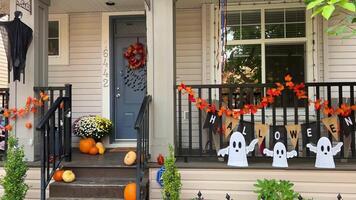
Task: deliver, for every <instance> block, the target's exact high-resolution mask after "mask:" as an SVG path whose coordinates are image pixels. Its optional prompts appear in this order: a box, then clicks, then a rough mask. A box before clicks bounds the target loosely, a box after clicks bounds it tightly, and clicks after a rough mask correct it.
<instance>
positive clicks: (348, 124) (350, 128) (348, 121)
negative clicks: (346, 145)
mask: <svg viewBox="0 0 356 200" xmlns="http://www.w3.org/2000/svg"><path fill="white" fill-rule="evenodd" d="M339 121H340V132H341V134H342V135H344V136H349V135H350V134H351V133H352V132H354V131H355V120H354V118H353V117H351V116H348V117H339Z"/></svg>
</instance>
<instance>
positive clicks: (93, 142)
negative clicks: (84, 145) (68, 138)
mask: <svg viewBox="0 0 356 200" xmlns="http://www.w3.org/2000/svg"><path fill="white" fill-rule="evenodd" d="M87 140H89V142H91V143H92V145H93V146H95V143H96V142H95V140H94V139H93V138H87Z"/></svg>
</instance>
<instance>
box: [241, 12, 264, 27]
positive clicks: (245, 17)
mask: <svg viewBox="0 0 356 200" xmlns="http://www.w3.org/2000/svg"><path fill="white" fill-rule="evenodd" d="M241 15H242V24H249V25H252V24H258V25H260V24H261V11H259V10H258V11H255V10H254V11H242V13H241Z"/></svg>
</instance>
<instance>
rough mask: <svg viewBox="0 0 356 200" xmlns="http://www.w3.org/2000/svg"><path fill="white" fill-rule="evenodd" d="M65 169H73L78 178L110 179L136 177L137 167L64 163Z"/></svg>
mask: <svg viewBox="0 0 356 200" xmlns="http://www.w3.org/2000/svg"><path fill="white" fill-rule="evenodd" d="M63 169H69V170H72V171H73V172H74V174H75V176H76V177H77V178H78V179H81V178H84V179H88V178H89V179H90V178H109V179H112V178H114V179H117V178H119V179H120V178H121V179H130V178H132V179H134V178H135V177H136V167H135V166H130V167H125V166H123V167H100V168H95V167H75V166H72V167H70V166H68V165H64V167H63Z"/></svg>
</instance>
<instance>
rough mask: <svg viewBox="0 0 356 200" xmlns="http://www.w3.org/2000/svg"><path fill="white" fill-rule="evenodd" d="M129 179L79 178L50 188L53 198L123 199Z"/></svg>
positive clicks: (132, 180) (131, 180) (58, 183)
mask: <svg viewBox="0 0 356 200" xmlns="http://www.w3.org/2000/svg"><path fill="white" fill-rule="evenodd" d="M134 181H135V179H133V178H132V179H127V178H112V179H109V178H99V177H97V178H78V179H77V180H76V181H74V182H73V183H64V182H54V183H51V184H50V186H49V196H50V197H51V198H65V199H68V198H84V199H85V198H96V199H98V198H100V199H103V198H116V199H118V198H123V195H124V189H125V186H126V184H128V183H130V182H134Z"/></svg>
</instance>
